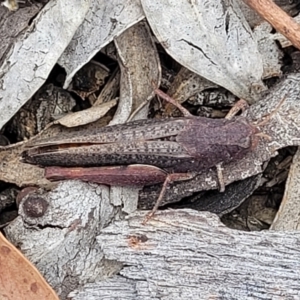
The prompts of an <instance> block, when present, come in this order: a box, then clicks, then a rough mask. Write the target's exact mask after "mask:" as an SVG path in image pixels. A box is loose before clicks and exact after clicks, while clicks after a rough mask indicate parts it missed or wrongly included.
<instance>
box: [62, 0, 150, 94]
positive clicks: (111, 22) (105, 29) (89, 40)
mask: <svg viewBox="0 0 300 300" xmlns="http://www.w3.org/2000/svg"><path fill="white" fill-rule="evenodd" d="M90 1H91V7H90V9H89V12H88V14H87V15H86V17H85V21H84V22H83V23H82V25H81V26H80V27H79V28H78V30H77V32H76V34H75V35H74V37H73V40H72V41H71V43H70V44H69V45H68V47H67V48H66V50H65V52H64V53H63V54H62V55H61V57H60V59H59V62H58V63H59V64H60V65H61V66H62V67H63V68H64V69H65V70H66V72H67V77H66V81H65V84H64V88H67V87H68V86H69V84H70V82H71V80H72V77H73V76H74V74H75V73H76V72H77V71H78V70H79V69H80V68H81V67H82V66H84V65H85V64H86V63H87V62H88V61H90V60H91V59H92V58H93V56H95V54H96V53H97V52H99V51H100V50H101V48H103V47H104V46H105V45H107V44H108V43H109V42H111V41H112V40H113V39H114V38H115V37H116V36H118V35H120V34H121V33H122V32H123V31H125V30H126V29H127V28H129V27H130V26H132V25H134V24H135V23H137V22H139V21H140V20H142V19H143V18H144V14H143V11H142V8H141V4H140V1H139V0H113V1H106V0H90Z"/></svg>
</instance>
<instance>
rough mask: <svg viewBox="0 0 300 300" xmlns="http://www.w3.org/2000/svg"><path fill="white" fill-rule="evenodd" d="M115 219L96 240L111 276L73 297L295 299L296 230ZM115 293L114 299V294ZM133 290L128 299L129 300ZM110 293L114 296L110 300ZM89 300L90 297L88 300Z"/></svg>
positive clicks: (170, 214) (182, 217)
mask: <svg viewBox="0 0 300 300" xmlns="http://www.w3.org/2000/svg"><path fill="white" fill-rule="evenodd" d="M144 216H145V214H144V213H142V212H139V213H136V214H134V215H133V216H131V217H130V218H128V219H126V220H123V221H118V222H115V224H111V225H110V226H108V227H107V228H105V229H103V230H102V231H101V234H100V235H99V236H98V237H97V242H98V243H99V245H101V249H102V250H103V255H104V258H105V259H107V260H109V261H110V262H112V261H114V262H116V263H121V264H123V267H122V269H121V271H120V272H119V274H118V275H116V276H112V277H111V278H110V279H107V280H105V281H101V282H95V283H94V284H88V285H87V286H83V287H82V288H81V289H78V290H77V291H73V292H72V293H71V294H69V296H70V297H73V299H102V298H103V297H104V296H105V295H107V294H109V295H112V296H111V297H112V299H118V295H119V292H120V291H119V288H120V287H121V286H122V288H121V291H122V293H124V296H123V297H122V299H162V298H163V299H178V298H180V299H191V295H193V297H196V298H197V299H258V298H260V299H278V300H279V299H282V298H284V299H295V298H298V297H299V296H300V284H299V280H298V273H297V270H298V268H299V267H300V263H299V259H300V254H299V251H298V250H297V247H292V246H291V245H297V244H298V243H299V242H300V233H297V232H290V233H287V232H274V231H271V232H263V233H262V232H260V233H257V232H255V233H248V232H239V231H236V230H231V229H228V228H226V227H225V226H224V225H223V224H221V223H220V221H219V219H218V217H216V216H215V215H212V214H210V213H199V212H195V211H192V210H176V211H165V212H159V213H158V214H157V215H156V216H155V218H154V219H152V220H151V221H150V222H149V223H148V224H147V225H146V226H141V225H140V224H141V221H142V220H143V218H144ZM115 292H116V294H114V293H115ZM134 293H135V296H132V295H133V294H134ZM114 295H115V296H114ZM92 296H93V297H94V298H92Z"/></svg>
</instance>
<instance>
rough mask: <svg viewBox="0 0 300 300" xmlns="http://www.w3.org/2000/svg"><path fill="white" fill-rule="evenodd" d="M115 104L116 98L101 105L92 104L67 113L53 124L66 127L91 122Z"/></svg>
mask: <svg viewBox="0 0 300 300" xmlns="http://www.w3.org/2000/svg"><path fill="white" fill-rule="evenodd" d="M116 104H117V100H111V101H109V102H105V103H103V104H101V105H97V106H92V107H90V108H88V109H85V110H81V111H77V112H75V113H72V114H68V115H66V116H64V117H63V118H61V119H59V120H56V121H55V122H54V124H60V125H63V126H66V127H76V126H82V125H85V124H88V123H92V122H95V121H97V120H99V119H100V118H101V117H103V116H104V115H106V113H107V112H108V111H109V110H110V109H111V108H112V107H114V106H115V105H116Z"/></svg>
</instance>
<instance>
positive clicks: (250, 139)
mask: <svg viewBox="0 0 300 300" xmlns="http://www.w3.org/2000/svg"><path fill="white" fill-rule="evenodd" d="M155 93H156V94H157V95H159V96H160V97H162V98H163V99H165V100H167V101H169V102H171V103H173V104H174V105H176V106H177V107H178V108H179V109H180V110H181V111H182V113H183V115H184V117H180V118H175V119H151V120H138V121H132V122H128V123H126V124H122V125H113V126H107V127H103V128H100V129H95V130H88V131H87V130H83V131H80V132H75V133H69V134H65V135H60V136H57V137H53V138H49V139H39V140H34V141H33V143H32V144H30V147H29V149H27V150H26V151H24V152H23V155H22V156H23V160H24V161H25V162H28V163H32V164H38V165H41V166H45V167H46V168H45V176H46V178H48V179H49V180H64V179H81V180H83V181H91V182H95V183H101V184H108V185H120V186H144V185H153V184H156V183H163V187H162V190H161V193H160V195H159V198H158V200H157V202H156V204H155V206H154V208H153V209H152V211H151V212H150V213H149V214H148V216H147V217H146V220H145V222H146V221H148V220H149V219H150V218H151V217H152V216H153V215H154V213H155V211H156V210H157V208H158V207H159V205H160V203H161V201H162V199H163V196H164V194H165V192H166V189H167V186H168V184H169V183H170V182H172V181H178V180H186V179H190V178H192V177H194V176H195V174H197V173H199V172H202V171H204V170H207V169H210V168H212V167H215V166H220V164H222V163H228V162H230V161H232V160H237V159H241V158H243V157H244V156H245V154H246V153H248V152H249V151H251V150H252V149H253V148H254V147H255V146H256V145H257V142H258V141H257V134H258V133H259V130H258V127H257V126H255V125H254V124H251V123H250V122H249V121H248V120H247V119H246V118H245V117H242V116H236V117H232V118H230V119H226V118H225V119H211V118H205V117H197V116H193V115H191V114H190V113H189V112H188V111H187V110H186V109H185V108H183V107H182V106H181V105H180V104H178V103H177V102H176V101H175V100H174V99H172V98H170V97H169V96H168V95H166V94H165V93H163V92H162V91H161V90H159V89H155Z"/></svg>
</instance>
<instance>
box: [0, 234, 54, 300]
mask: <svg viewBox="0 0 300 300" xmlns="http://www.w3.org/2000/svg"><path fill="white" fill-rule="evenodd" d="M0 270H1V275H0V299H7V300H16V299H22V300H27V299H28V300H29V299H30V300H35V299H37V300H40V299H45V300H51V299H58V296H57V295H56V293H55V292H54V291H53V289H52V288H51V287H50V286H49V284H48V283H47V282H46V280H45V279H44V278H43V277H42V275H41V274H40V273H39V271H38V270H37V269H36V267H35V266H34V265H33V264H32V263H31V262H29V260H27V258H25V256H23V254H22V253H21V252H20V251H19V250H18V249H17V248H16V247H14V246H13V245H12V244H11V243H9V242H8V241H7V239H6V238H5V237H4V236H3V235H2V234H1V233H0Z"/></svg>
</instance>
